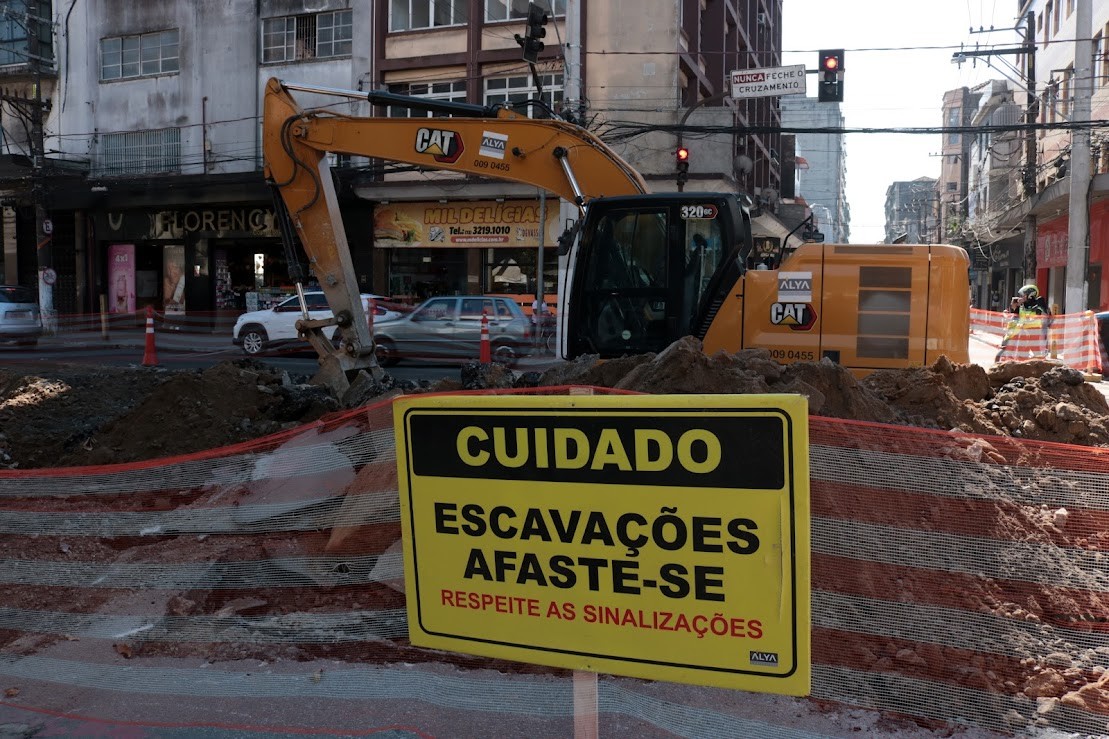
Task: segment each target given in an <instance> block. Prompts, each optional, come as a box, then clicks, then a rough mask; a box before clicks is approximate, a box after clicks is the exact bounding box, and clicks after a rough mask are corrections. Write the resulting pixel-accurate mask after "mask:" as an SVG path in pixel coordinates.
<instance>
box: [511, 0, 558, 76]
mask: <svg viewBox="0 0 1109 739" xmlns="http://www.w3.org/2000/svg"><path fill="white" fill-rule="evenodd" d="M549 19H550V17H549V16H548V15H547V11H545V10H544V9H543V8H541V7H539V6H538V5H536V4H535V3H528V30H527V32H526V33H525V34H524V35H523V36H521V35H520V34H516V43H518V44H519V45H520V46H521V47H522V48H523V50H524V61H525V62H531V63H532V64H535V63H536V62H537V61H539V52H541V51H543V47H544V44H543V38H544V37H545V36H546V35H547V29H546V28H544V26H546V25H547V21H548V20H549Z"/></svg>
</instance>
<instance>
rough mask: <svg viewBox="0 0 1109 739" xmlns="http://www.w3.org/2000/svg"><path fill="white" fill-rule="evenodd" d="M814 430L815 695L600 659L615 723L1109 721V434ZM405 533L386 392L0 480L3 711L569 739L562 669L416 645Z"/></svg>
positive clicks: (1024, 724)
mask: <svg viewBox="0 0 1109 739" xmlns="http://www.w3.org/2000/svg"><path fill="white" fill-rule="evenodd" d="M810 435H811V441H812V446H811V452H810V464H811V470H812V516H813V535H812V541H813V552H812V561H813V575H812V585H813V604H812V608H813V635H812V645H813V660H814V673H813V674H814V679H813V697H814V698H819V699H822V701H821V702H815V701H808V700H796V699H785V698H779V697H775V696H754V695H750V694H744V693H739V692H737V691H725V690H719V689H710V688H699V687H697V686H681V685H671V684H663V683H658V684H655V683H649V682H644V681H635V680H630V679H620V678H610V677H602V678H601V681H600V693H599V710H600V713H601V724H600V725H601V728H602V734H603V735H604V734H605V733H606V731H607V733H608V734H609V735H616V734H621V735H624V734H627V735H632V734H634V735H666V734H672V735H678V736H698V737H703V736H783V737H784V736H790V737H796V736H802V737H804V736H817V735H826V734H827V733H828V732H830V731H832V730H833V729H836V728H839V729H842V730H843V731H844V732H847V733H849V732H850V730H851V729H850V728H849V727H846V724H844V723H843V721H844V719H843V718H842V716H841V717H840V718H837V717H836V716H837V714H836V711H837V710H842V711H845V712H847V713H846V714H844V715H847V716H849V717H850V721H855V722H856V723H857V722H859V721H861V719H860V718H859V717H858V716H852V715H851V714H850V711H851V709H852V708H866V709H876V710H878V711H883V712H888V713H889V714H899V715H902V716H908V717H913V718H915V719H916V720H917V721H919V722H921V723H922V724H924V725H927V726H935V725H939V724H942V725H946V726H949V727H960V726H973V727H978V728H980V729H983V730H994V731H999V732H1015V733H1026V734H1036V733H1038V732H1042V731H1050V730H1056V731H1062V732H1077V733H1081V734H1094V735H1096V734H1102V733H1109V672H1107V668H1109V638H1107V637H1109V574H1107V569H1109V568H1107V567H1106V564H1107V559H1106V557H1107V550H1109V471H1107V470H1109V465H1106V462H1107V461H1109V458H1107V455H1109V451H1107V450H1101V449H1091V448H1087V447H1081V448H1077V447H1076V448H1071V447H1065V446H1061V445H1046V444H1044V445H1036V444H1034V443H1030V442H1022V441H1018V440H1013V439H1005V438H1000V437H998V438H995V437H974V436H969V435H956V434H950V433H943V432H935V431H928V430H921V429H909V428H900V427H891V426H880V425H876V424H863V423H852V422H844V421H836V420H831V419H820V418H814V419H811V424H810ZM399 540H400V522H399V512H398V500H397V479H396V458H395V449H394V448H393V442H392V416H391V409H390V407H389V406H388V404H381V405H378V406H372V407H367V408H362V409H359V410H358V411H356V412H351V413H348V414H344V415H341V416H336V417H334V418H331V419H328V420H327V422H326V423H321V424H315V425H313V426H311V427H307V428H304V429H300V430H298V431H297V432H296V433H286V434H282V435H280V436H275V437H271V438H268V439H265V440H260V441H259V442H257V443H253V444H249V445H241V446H239V447H235V448H231V449H227V450H217V451H215V452H211V453H206V454H200V455H192V456H190V457H186V458H180V459H172V460H166V461H163V462H160V463H157V464H151V463H145V464H137V465H120V466H113V467H99V468H79V469H65V470H34V471H26V472H2V473H0V644H2V645H3V647H2V649H0V694H2V695H3V696H4V698H3V700H0V724H3V723H5V721H10V720H23V721H31V720H33V721H37V722H40V723H41V722H46V723H47V724H48V725H49V728H51V729H52V730H55V731H59V732H62V733H65V732H67V731H72V732H73V733H80V731H79V730H78V728H77V726H78V724H75V723H74V722H79V721H81V720H95V721H107V722H111V721H117V722H124V723H127V724H128V725H140V726H163V727H165V726H175V727H182V728H186V727H197V726H205V727H209V728H213V729H217V728H221V727H222V728H227V727H232V726H234V727H237V728H238V729H241V730H244V731H245V730H249V729H264V730H267V731H271V732H282V731H285V732H289V733H297V732H304V731H313V732H321V733H324V734H326V733H334V734H342V733H344V732H354V731H355V730H356V729H358V730H362V731H365V730H366V729H367V727H394V728H395V730H396V731H397V732H400V733H399V734H398V735H407V734H405V733H404V732H410V733H411V735H412V736H428V735H441V736H446V735H459V734H461V733H466V732H465V731H463V730H462V727H481V726H485V725H487V724H488V722H490V721H494V722H496V721H500V722H502V723H503V725H505V726H511V727H513V732H512V733H515V734H519V735H531V736H546V735H550V736H566V735H568V734H569V733H572V721H573V715H574V708H573V688H572V685H571V679H570V677H569V676H568V675H567V673H566V672H565V671H560V670H554V669H548V668H540V667H535V666H526V665H515V664H511V663H503V662H500V663H496V664H492V663H491V662H492V661H489V660H483V659H480V658H473V657H463V656H459V655H446V654H444V653H441V652H435V651H432V650H424V649H417V648H414V647H412V646H410V645H409V644H408V643H407V639H406V635H407V622H406V615H405V598H404V593H403V560H402V557H401V553H400V548H399ZM491 668H495V670H494V669H491ZM5 691H6V692H5ZM140 696H141V700H137V699H136V698H138V697H140ZM185 697H187V698H188V700H180V699H181V698H185ZM413 705H418V706H419V709H418V710H416V709H413V708H412V706H413ZM837 707H839V708H838V709H837ZM243 716H252V717H265V718H264V720H263V719H262V718H259V719H258V720H257V721H252V722H247V723H244V722H243V720H242V717H243ZM798 717H802V718H804V719H805V721H807V722H808V723H805V721H802V720H801V719H800V718H798ZM820 721H823V722H825V723H824V724H820V723H819V722H820ZM837 721H839V723H838V724H837V723H836V722H837ZM816 726H822V727H823V728H822V729H820V730H816V729H814V728H813V727H816ZM864 728H865V727H864ZM871 728H873V727H871ZM832 733H834V732H832Z"/></svg>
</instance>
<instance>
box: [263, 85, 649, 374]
mask: <svg viewBox="0 0 1109 739" xmlns="http://www.w3.org/2000/svg"><path fill="white" fill-rule="evenodd" d="M293 90H300V91H305V92H310V93H313V94H319V95H329V96H337V97H344V98H348V99H355V100H366V101H368V102H370V103H371V104H377V105H405V106H407V107H409V108H415V109H422V110H429V111H431V112H433V113H439V114H441V115H439V116H436V117H419V118H388V117H378V116H370V117H357V116H349V115H344V114H342V113H339V112H336V111H335V110H332V109H329V108H316V109H307V110H306V109H302V108H301V107H300V106H299V105H298V104H297V103H296V101H295V100H294V98H293V97H292V94H291V91H293ZM448 116H449V117H448ZM262 129H263V130H262V151H263V156H264V159H265V175H266V179H267V181H268V182H269V183H270V184H271V186H272V187H273V188H274V189H275V191H276V192H277V194H278V197H276V198H275V204H276V205H277V206H278V208H279V211H280V212H279V218H280V219H281V220H282V222H283V226H284V228H283V231H284V232H285V236H286V244H287V246H289V247H291V244H290V243H289V241H290V239H291V237H292V233H291V232H293V231H295V233H296V235H297V236H298V237H299V239H300V242H301V244H302V245H303V247H304V251H305V253H306V255H307V257H308V261H309V268H310V269H311V271H312V272H313V274H314V275H315V276H316V278H317V279H318V280H319V282H320V286H321V288H322V289H323V292H324V294H325V295H326V296H327V301H328V304H329V305H330V306H331V309H332V313H333V315H334V318H332V319H328V320H323V321H319V320H309V319H308V318H307V315H308V314H307V310H306V309H305V310H304V318H302V319H301V320H300V321H299V322H298V323H297V328H298V330H299V331H300V332H301V335H302V336H303V337H304V338H306V339H307V340H308V341H309V342H310V343H311V344H312V346H313V348H315V350H316V352H317V353H318V354H319V356H320V371H319V373H318V374H317V375H316V377H315V378H314V381H315V382H317V383H320V384H324V385H327V386H329V387H331V388H332V389H333V390H334V391H335V392H336V394H339V395H341V394H342V393H343V392H345V390H346V389H347V387H349V377H350V375H351V374H353V373H356V372H357V371H359V370H365V371H367V372H369V373H371V374H372V375H374V376H375V377H380V376H381V374H382V370H381V369H380V368H379V367H378V365H377V362H376V359H375V357H374V345H373V337H372V336H371V334H370V329H369V324H368V321H367V318H366V314H365V312H364V310H363V308H362V302H361V298H360V295H359V288H358V282H357V279H356V278H355V272H354V265H353V262H352V259H351V254H350V246H349V244H348V243H347V240H346V234H345V232H344V230H343V224H342V218H341V215H340V212H339V205H338V198H337V195H336V192H335V186H334V183H333V181H332V177H331V172H330V168H329V166H328V164H327V155H328V154H331V153H334V154H350V155H356V156H365V157H372V158H375V159H382V160H387V161H392V162H402V163H407V164H412V165H416V166H420V167H426V168H428V169H437V170H445V171H452V172H462V173H465V174H470V175H480V176H483V177H491V178H494V179H500V180H509V181H513V182H521V183H524V184H528V185H533V186H535V187H539V188H543V189H545V190H546V191H548V192H552V193H556V194H557V195H559V197H561V198H563V199H565V200H568V201H570V202H572V203H576V204H577V205H578V207H579V208H581V209H584V208H585V205H586V204H587V203H588V202H589V201H590V200H591V199H593V198H595V197H601V196H614V195H630V194H639V193H645V192H647V186H646V183H645V182H644V181H643V178H642V177H641V176H640V175H639V173H638V172H636V171H635V170H634V169H633V168H632V167H631V165H629V164H628V163H627V162H625V161H624V160H623V159H621V158H620V157H619V156H618V155H617V154H616V153H615V152H613V151H612V150H611V149H609V148H608V147H607V146H606V145H605V144H604V142H602V141H601V140H600V139H598V138H597V137H596V136H593V135H592V134H590V133H589V132H587V131H585V130H584V129H582V128H580V127H578V126H576V125H573V124H571V123H567V122H565V121H560V120H549V119H531V118H527V117H524V116H522V115H519V114H517V113H515V112H513V111H511V110H508V109H506V108H488V107H484V106H478V105H469V104H464V103H444V102H438V101H427V100H422V99H420V98H414V97H407V96H400V95H392V94H390V93H382V92H369V93H366V92H358V91H353V90H340V89H336V88H328V87H317V86H311V85H293V84H288V83H285V82H283V81H281V80H278V79H271V80H270V81H269V82H268V84H267V85H266V92H265V100H264V107H263V123H262ZM293 276H294V279H296V278H297V275H293ZM297 290H298V294H301V295H302V300H301V304H302V308H304V301H303V288H302V286H301V281H300V280H299V279H298V280H297ZM330 326H337V327H339V328H340V329H342V331H341V334H342V341H341V342H340V344H339V346H338V347H337V348H336V347H335V346H333V345H332V343H331V341H330V339H329V337H328V336H326V335H325V334H324V329H326V328H328V327H330Z"/></svg>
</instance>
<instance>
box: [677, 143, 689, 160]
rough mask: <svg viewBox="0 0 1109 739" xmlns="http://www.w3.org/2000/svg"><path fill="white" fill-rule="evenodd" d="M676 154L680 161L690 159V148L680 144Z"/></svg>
mask: <svg viewBox="0 0 1109 739" xmlns="http://www.w3.org/2000/svg"><path fill="white" fill-rule="evenodd" d="M675 154H676V155H677V157H678V161H679V162H688V161H689V149H687V148H685V147H684V146H679V147H678V150H677V151H676V152H675Z"/></svg>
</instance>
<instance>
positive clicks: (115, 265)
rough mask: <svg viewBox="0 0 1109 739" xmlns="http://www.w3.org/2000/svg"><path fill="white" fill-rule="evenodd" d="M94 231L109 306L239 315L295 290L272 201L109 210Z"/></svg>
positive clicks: (97, 268)
mask: <svg viewBox="0 0 1109 739" xmlns="http://www.w3.org/2000/svg"><path fill="white" fill-rule="evenodd" d="M95 234H96V241H97V249H96V252H95V255H94V257H93V259H94V260H95V262H96V264H94V265H93V266H94V269H93V270H92V271H91V274H93V275H96V277H95V278H94V279H95V280H96V285H95V288H96V289H97V291H98V292H99V294H100V295H103V296H104V298H105V302H106V306H107V310H108V312H109V313H133V312H135V311H138V310H142V309H143V308H144V307H145V306H147V305H150V306H153V307H154V308H155V309H156V310H158V311H160V312H164V313H165V314H167V316H172V315H184V314H193V315H201V316H204V315H207V316H218V315H220V314H231V315H238V314H239V313H241V312H243V311H244V310H248V309H252V308H254V307H264V306H265V305H267V304H270V303H272V302H273V301H275V300H277V298H278V296H286V295H290V294H292V293H293V291H294V288H293V286H292V284H291V283H290V282H289V269H288V265H287V263H286V259H285V250H284V247H283V245H282V242H281V238H280V232H279V231H278V230H277V228H276V227H275V224H274V214H273V210H272V208H269V207H257V206H239V207H236V206H227V207H223V208H195V207H194V208H182V209H175V210H166V209H158V210H153V209H151V210H139V209H135V210H122V211H105V212H99V213H97V214H96V216H95Z"/></svg>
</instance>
